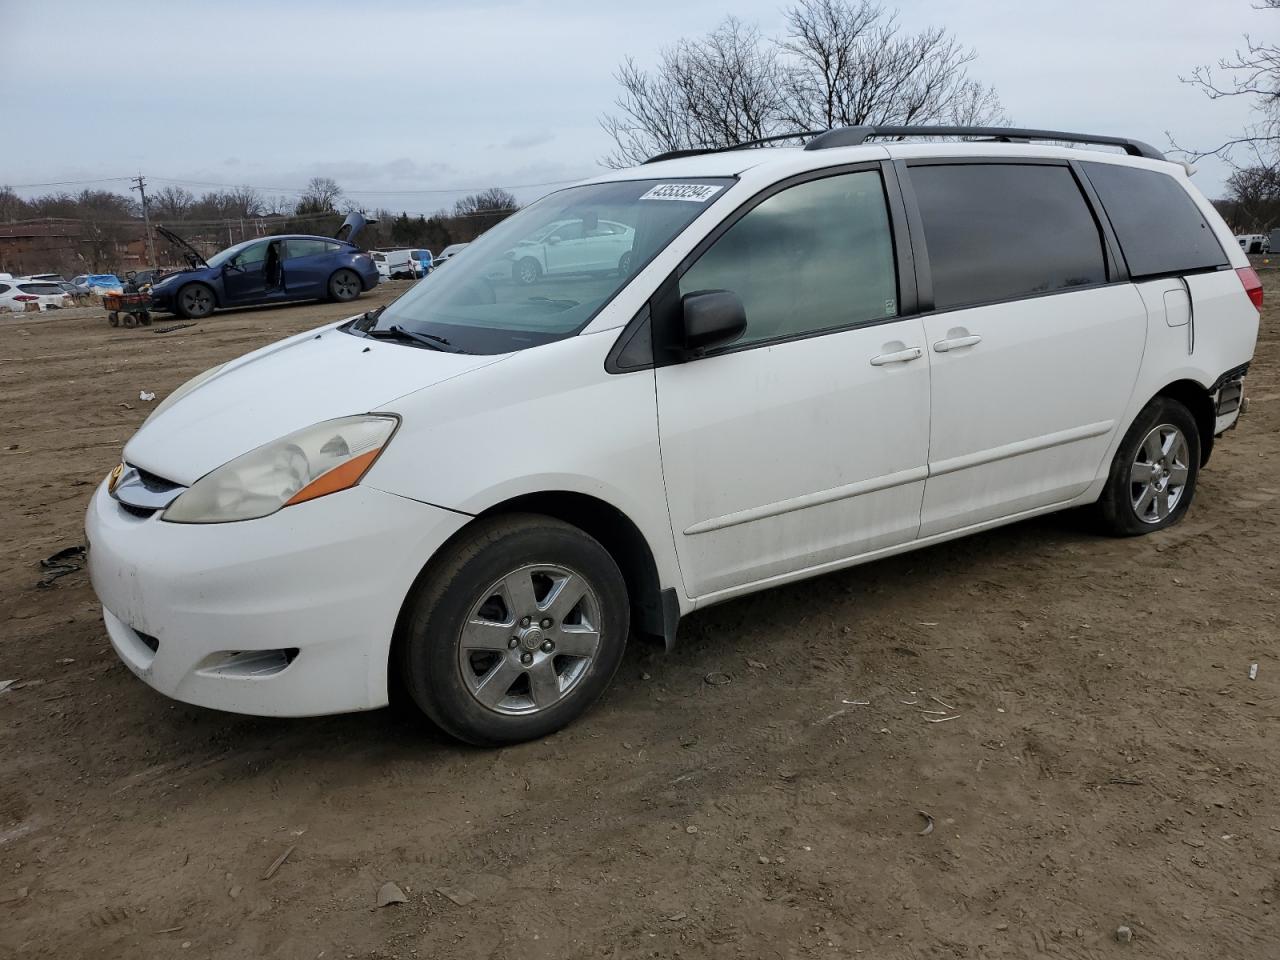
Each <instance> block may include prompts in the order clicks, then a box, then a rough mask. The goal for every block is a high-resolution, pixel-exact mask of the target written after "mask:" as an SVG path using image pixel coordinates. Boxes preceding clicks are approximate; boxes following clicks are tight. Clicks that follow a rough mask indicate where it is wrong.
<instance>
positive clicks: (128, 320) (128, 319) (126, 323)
mask: <svg viewBox="0 0 1280 960" xmlns="http://www.w3.org/2000/svg"><path fill="white" fill-rule="evenodd" d="M137 325H138V318H137V317H135V316H134V315H133V314H132V313H126V314H125V315H124V316H123V317H121V318H120V326H122V327H128V328H129V329H130V330H132V329H133V328H134V327H136V326H137Z"/></svg>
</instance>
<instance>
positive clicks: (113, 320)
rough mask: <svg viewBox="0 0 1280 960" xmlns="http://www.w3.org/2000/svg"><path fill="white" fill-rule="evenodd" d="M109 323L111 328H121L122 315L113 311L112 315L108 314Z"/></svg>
mask: <svg viewBox="0 0 1280 960" xmlns="http://www.w3.org/2000/svg"><path fill="white" fill-rule="evenodd" d="M107 323H109V324H111V326H113V327H118V326H120V314H118V313H116V312H115V311H114V310H112V311H111V312H110V313H108V314H107Z"/></svg>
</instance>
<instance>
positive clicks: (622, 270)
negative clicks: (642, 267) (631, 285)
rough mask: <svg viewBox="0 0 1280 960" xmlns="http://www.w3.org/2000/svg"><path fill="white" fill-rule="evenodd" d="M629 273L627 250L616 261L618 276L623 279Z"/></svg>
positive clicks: (629, 255)
mask: <svg viewBox="0 0 1280 960" xmlns="http://www.w3.org/2000/svg"><path fill="white" fill-rule="evenodd" d="M630 272H631V251H630V250H628V251H627V252H626V253H624V254H623V255H622V256H621V258H619V260H618V276H620V277H625V276H626V275H627V274H629V273H630Z"/></svg>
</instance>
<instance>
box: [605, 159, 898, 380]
mask: <svg viewBox="0 0 1280 960" xmlns="http://www.w3.org/2000/svg"><path fill="white" fill-rule="evenodd" d="M869 171H875V172H877V173H879V174H880V184H881V187H882V189H883V190H884V194H885V207H886V212H887V214H888V219H889V232H890V236H891V242H892V246H893V258H894V266H895V270H896V273H897V284H896V288H897V294H898V312H897V313H896V314H895V315H894V316H892V317H876V318H873V319H870V320H859V321H856V322H854V323H843V324H839V325H837V326H831V327H823V328H821V329H819V330H806V331H803V332H801V333H792V334H787V335H785V336H779V337H770V338H769V339H767V340H753V341H751V342H750V343H744V344H741V345H735V344H729V345H727V346H725V347H722V348H720V349H717V350H710V351H707V352H706V353H704V354H702V355H701V356H699V357H698V359H710V358H712V357H720V356H725V355H727V354H731V353H741V352H743V351H746V350H755V349H758V348H761V347H773V346H777V345H779V344H783V343H791V342H793V341H796V340H808V339H810V338H811V337H825V336H830V335H832V334H837V333H844V332H846V331H848V330H857V329H860V328H862V327H874V326H882V325H884V324H887V323H898V322H899V321H902V320H908V319H910V318H911V317H914V316H918V314H919V310H918V299H917V289H918V284H917V280H916V275H915V264H916V262H917V261H916V260H915V258H914V254H913V246H912V243H911V240H910V233H909V230H908V225H907V219H906V216H907V208H906V206H905V204H904V202H903V195H902V190H901V187H900V185H899V183H898V177H897V174H896V172H895V171H894V169H893V166H892V162H891V161H889V160H871V161H863V162H861V163H844V164H839V165H837V166H833V167H821V168H819V169H816V170H806V171H804V172H802V173H798V174H795V175H794V176H791V177H787V178H786V179H783V180H778V181H776V182H774V183H771V184H769V185H768V186H766V187H763V188H762V189H760V190H759V191H757V192H756V193H754V194H752V195H751V196H750V197H748V198H747V199H746V200H744V201H742V203H740V204H739V205H738V206H737V207H736V208H734V210H733V212H732V213H730V214H729V215H728V216H727V217H725V218H724V219H723V220H721V221H720V222H719V223H717V224H716V225H715V227H713V228H712V229H711V232H710V233H708V234H707V235H706V236H705V237H703V238H702V239H701V240H700V241H698V245H697V246H695V247H694V248H693V250H691V251H690V252H689V253H688V254H686V255H685V257H684V259H683V260H681V261H680V263H679V264H677V265H676V267H675V269H674V270H672V271H671V273H670V274H668V275H667V276H666V277H665V278H664V279H663V280H662V282H661V283H659V284H658V286H657V288H656V289H655V290H654V292H653V295H652V296H650V298H649V299H648V301H646V302H645V304H644V306H642V307H641V308H640V310H639V311H637V313H636V315H635V316H634V317H632V319H631V320H630V321H629V322H628V323H627V324H626V326H624V327H623V328H622V330H621V331H620V332H619V334H618V337H617V340H616V341H615V342H614V345H613V348H612V349H611V350H610V351H609V355H608V357H606V358H605V371H606V372H607V373H614V374H622V373H637V372H639V371H641V370H650V369H653V368H655V367H665V366H671V365H673V364H677V363H685V362H687V361H688V360H689V359H691V358H688V357H685V356H683V355H682V354H681V353H679V352H677V351H675V350H674V349H672V348H670V347H667V348H665V349H664V348H663V347H662V346H660V344H662V343H667V344H672V343H675V342H676V338H675V337H674V329H673V327H674V324H675V322H676V321H677V316H676V311H677V310H678V309H679V304H680V278H681V277H683V276H684V275H685V273H687V272H688V271H689V269H690V268H691V267H692V266H693V265H694V264H695V263H696V262H697V261H698V259H699V258H700V257H701V256H702V255H703V254H704V253H706V251H707V250H709V249H710V248H711V247H712V246H713V245H714V244H715V243H716V241H717V240H719V239H720V238H721V237H722V236H723V235H724V234H725V233H727V232H728V231H729V230H730V229H731V228H732V227H733V226H734V224H736V223H737V222H738V221H739V220H741V219H742V218H743V217H745V216H746V215H747V214H748V213H750V212H751V211H752V210H754V209H755V208H756V207H758V206H759V205H760V204H762V203H764V201H766V200H768V199H769V198H770V197H773V196H775V195H777V194H779V193H781V192H782V191H783V190H788V189H790V188H791V187H796V186H799V185H801V184H804V183H811V182H813V181H815V180H827V179H830V178H831V177H838V176H843V175H845V174H850V173H865V172H869ZM646 321H648V322H649V323H650V331H651V334H652V337H653V345H652V354H653V358H654V359H653V362H651V363H647V364H644V365H635V366H628V367H619V366H618V359H619V357H620V355H621V354H622V352H623V350H625V349H626V347H627V346H628V345H630V343H631V339H632V337H633V336H634V335H635V333H636V331H637V330H638V329H639V327H640V326H642V324H643V323H645V322H646Z"/></svg>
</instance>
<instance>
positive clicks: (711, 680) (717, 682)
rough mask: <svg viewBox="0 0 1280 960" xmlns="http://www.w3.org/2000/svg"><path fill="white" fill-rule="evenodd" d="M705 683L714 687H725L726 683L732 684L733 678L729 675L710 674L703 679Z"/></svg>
mask: <svg viewBox="0 0 1280 960" xmlns="http://www.w3.org/2000/svg"><path fill="white" fill-rule="evenodd" d="M702 681H703V683H708V684H710V685H711V686H713V687H720V686H724V685H725V684H726V683H732V682H733V677H731V676H729V675H728V674H727V673H708V674H707V675H706V676H705V677H703V678H702Z"/></svg>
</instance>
